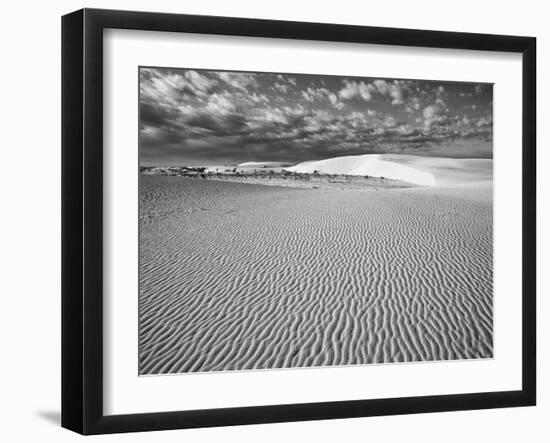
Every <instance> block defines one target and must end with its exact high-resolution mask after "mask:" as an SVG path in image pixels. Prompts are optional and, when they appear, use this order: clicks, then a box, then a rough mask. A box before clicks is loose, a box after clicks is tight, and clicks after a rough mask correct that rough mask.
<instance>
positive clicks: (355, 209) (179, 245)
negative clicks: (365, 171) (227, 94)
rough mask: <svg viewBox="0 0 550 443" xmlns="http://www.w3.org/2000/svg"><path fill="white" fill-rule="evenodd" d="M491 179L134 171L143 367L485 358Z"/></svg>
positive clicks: (153, 370) (165, 369) (168, 369)
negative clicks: (420, 182) (387, 183)
mask: <svg viewBox="0 0 550 443" xmlns="http://www.w3.org/2000/svg"><path fill="white" fill-rule="evenodd" d="M492 226H493V218H492V185H491V184H490V182H488V183H486V184H476V185H472V186H467V185H466V186H461V187H449V188H445V187H416V188H408V189H398V188H397V189H396V188H392V187H387V188H384V187H382V188H379V187H372V186H367V187H366V188H365V190H360V189H350V190H343V189H315V188H308V189H305V188H292V187H280V186H262V185H256V184H244V183H235V182H229V181H216V180H201V179H196V178H186V177H165V176H145V175H142V176H141V177H140V265H139V271H140V298H139V324H140V347H139V349H140V355H139V361H140V368H139V371H140V374H164V373H178V372H198V371H227V370H245V369H273V368H291V367H310V366H325V365H353V364H368V363H389V362H411V361H432V360H453V359H474V358H490V357H492V352H493V346H492V341H493V340H492V293H493V286H492V281H493V267H492V266H493V252H492V235H493V234H492Z"/></svg>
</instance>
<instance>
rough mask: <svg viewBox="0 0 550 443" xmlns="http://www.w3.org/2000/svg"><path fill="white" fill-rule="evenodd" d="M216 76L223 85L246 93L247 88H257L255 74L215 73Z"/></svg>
mask: <svg viewBox="0 0 550 443" xmlns="http://www.w3.org/2000/svg"><path fill="white" fill-rule="evenodd" d="M216 74H217V76H218V77H219V78H220V79H221V80H223V81H224V82H225V83H227V84H228V85H230V86H232V87H234V88H235V89H240V90H241V91H247V89H248V88H249V87H253V88H257V87H258V80H257V79H256V75H255V74H247V73H242V72H217V73H216Z"/></svg>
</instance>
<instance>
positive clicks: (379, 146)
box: [140, 68, 493, 164]
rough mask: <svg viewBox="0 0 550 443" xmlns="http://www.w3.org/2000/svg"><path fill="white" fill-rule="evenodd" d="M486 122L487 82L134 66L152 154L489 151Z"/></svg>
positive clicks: (153, 157) (155, 158) (147, 154)
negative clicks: (138, 78)
mask: <svg viewBox="0 0 550 443" xmlns="http://www.w3.org/2000/svg"><path fill="white" fill-rule="evenodd" d="M492 125H493V120H492V88H491V87H490V85H484V84H483V85H481V84H480V85H476V84H471V83H456V84H455V83H448V82H447V83H444V84H443V83H441V82H433V81H426V82H424V81H418V80H417V81H413V80H389V79H367V78H365V79H356V78H341V77H334V76H312V75H287V74H260V73H239V72H220V71H198V70H186V69H164V68H158V69H156V68H141V69H140V153H141V158H142V160H143V161H145V162H147V163H149V164H166V163H167V162H168V163H172V164H174V163H175V164H181V163H189V164H191V163H194V164H203V163H204V164H205V163H212V164H215V163H219V162H228V163H234V162H235V161H241V160H242V161H246V160H250V159H251V157H253V159H256V160H280V161H303V160H308V159H309V160H311V159H319V158H326V157H330V156H337V155H351V154H361V153H376V152H401V153H403V152H404V153H407V152H408V153H420V154H430V153H432V154H433V153H438V155H454V156H461V155H468V156H482V157H488V156H489V157H490V156H491V155H492ZM459 146H465V147H464V149H463V151H461V150H460V149H459V148H458V147H459ZM461 152H463V154H461Z"/></svg>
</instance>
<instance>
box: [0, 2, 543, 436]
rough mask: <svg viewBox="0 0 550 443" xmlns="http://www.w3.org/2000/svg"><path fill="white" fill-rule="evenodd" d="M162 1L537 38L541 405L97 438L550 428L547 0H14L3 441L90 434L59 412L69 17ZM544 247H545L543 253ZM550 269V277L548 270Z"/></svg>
mask: <svg viewBox="0 0 550 443" xmlns="http://www.w3.org/2000/svg"><path fill="white" fill-rule="evenodd" d="M84 6H87V7H95V8H111V9H133V10H155V11H163V12H176V13H191V14H210V15H228V16H241V17H254V18H273V19H282V20H300V21H318V22H328V23H349V24H357V25H373V26H391V27H411V28H419V29H437V30H449V31H470V32H483V33H498V34H517V35H531V36H536V37H537V38H538V73H537V74H538V125H539V133H538V134H539V135H538V147H539V204H540V206H539V276H540V278H539V303H538V310H539V315H538V318H539V322H538V324H539V329H538V332H539V346H538V349H539V354H538V355H539V359H538V360H539V365H538V369H539V390H538V403H539V404H538V406H537V407H532V408H516V409H500V410H492V411H467V412H453V413H438V414H423V415H409V416H394V417H379V418H363V419H347V420H330V421H318V422H304V423H284V424H274V425H256V426H241V427H233V428H217V429H198V430H187V431H165V432H156V433H142V434H126V435H115V436H102V437H96V438H94V441H113V440H115V441H132V442H134V441H136V442H165V441H166V442H168V441H181V440H186V441H201V442H218V441H224V442H239V443H242V442H256V441H262V442H264V441H267V442H279V441H321V442H324V441H327V442H328V441H334V440H338V441H347V440H350V441H354V440H359V441H364V440H367V439H368V440H370V441H384V442H401V441H413V442H415V441H422V442H440V441H445V442H462V441H464V440H469V441H473V442H474V441H498V442H516V441H530V442H546V441H549V440H550V424H549V423H550V383H549V382H548V381H547V380H548V378H547V377H548V376H547V374H548V373H550V361H549V356H550V353H549V352H548V342H549V341H550V323H548V322H545V321H544V320H545V318H546V316H545V315H544V313H545V312H546V311H547V310H548V309H549V307H550V303H549V302H548V300H547V299H545V295H547V294H548V291H549V290H550V278H549V277H548V275H549V267H550V240H549V239H550V236H549V235H548V233H544V232H542V229H540V227H541V226H544V225H545V224H547V223H548V222H549V221H550V217H549V216H550V214H549V209H550V208H549V206H548V203H547V204H546V207H542V202H543V200H544V199H545V198H546V202H548V199H547V197H548V195H550V189H549V186H550V185H549V184H548V183H549V181H548V180H545V179H544V177H542V176H543V172H546V173H550V164H549V162H550V160H549V158H550V156H548V155H546V156H545V155H544V153H543V152H542V151H543V149H542V148H543V143H544V136H545V135H546V134H545V129H546V128H545V127H544V125H543V122H544V121H548V120H549V119H550V111H548V105H550V95H549V94H550V93H549V92H548V91H550V88H548V87H546V85H545V84H543V78H544V77H547V78H550V60H549V57H550V28H549V27H548V23H547V18H548V16H549V12H550V11H548V10H546V8H545V4H544V2H541V1H536V0H523V1H521V2H517V1H516V2H502V1H501V2H496V1H494V2H480V1H479V0H477V1H476V0H474V1H472V0H461V1H460V2H454V3H453V4H451V3H447V4H445V3H443V2H441V1H430V0H417V1H413V2H411V1H407V0H393V1H392V2H385V3H379V2H368V1H363V2H359V1H353V0H339V1H338V2H325V3H321V2H319V1H313V0H310V1H302V2H299V1H297V0H278V1H277V2H261V1H253V0H231V1H225V2H224V1H223V0H201V1H197V2H170V1H167V0H155V1H154V2H151V1H145V0H133V1H130V0H111V1H109V2H108V1H98V0H89V1H88V2H81V1H67V0H54V1H51V2H38V1H35V2H31V1H27V2H25V1H21V0H20V1H17V2H8V3H5V4H4V5H3V8H2V18H3V20H2V26H1V27H0V32H1V34H2V38H1V39H0V45H1V52H0V56H1V58H0V60H1V61H2V67H1V68H0V88H1V89H0V91H1V92H0V121H1V125H0V128H1V130H0V134H1V137H0V146H1V151H0V152H1V154H0V159H1V162H2V173H1V174H0V193H1V194H0V195H1V198H0V205H1V206H0V207H1V214H2V215H1V216H0V226H1V228H0V251H1V254H0V260H1V268H0V269H2V272H1V274H0V275H1V276H2V277H1V288H2V289H1V294H0V297H1V300H2V303H1V305H0V306H1V307H2V309H1V310H0V359H1V362H0V417H1V419H0V422H1V425H0V439H1V440H3V441H6V442H19V441H55V442H69V441H76V440H82V439H83V438H84V437H80V436H78V435H77V434H74V433H72V432H69V431H66V430H64V429H61V428H60V427H59V414H60V281H61V278H60V208H61V205H60V112H61V111H60V82H61V80H60V63H61V60H60V16H61V15H62V14H65V13H67V12H70V11H73V10H75V9H79V8H81V7H84ZM542 249H544V251H541V250H542ZM543 274H545V275H543Z"/></svg>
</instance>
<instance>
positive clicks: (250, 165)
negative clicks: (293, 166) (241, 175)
mask: <svg viewBox="0 0 550 443" xmlns="http://www.w3.org/2000/svg"><path fill="white" fill-rule="evenodd" d="M237 166H238V167H239V168H282V167H284V166H288V163H285V162H245V163H240V164H238V165H237Z"/></svg>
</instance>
